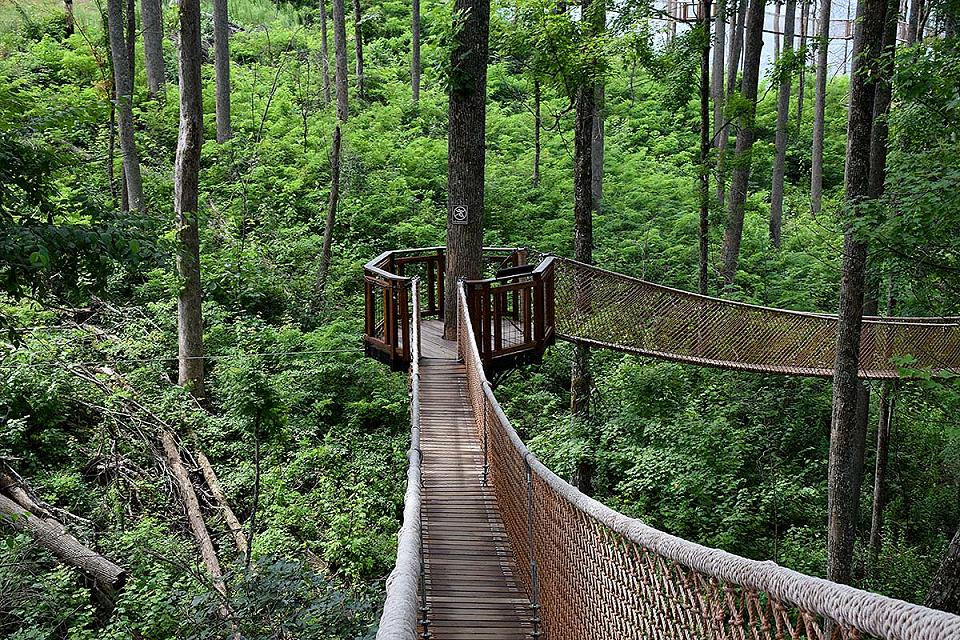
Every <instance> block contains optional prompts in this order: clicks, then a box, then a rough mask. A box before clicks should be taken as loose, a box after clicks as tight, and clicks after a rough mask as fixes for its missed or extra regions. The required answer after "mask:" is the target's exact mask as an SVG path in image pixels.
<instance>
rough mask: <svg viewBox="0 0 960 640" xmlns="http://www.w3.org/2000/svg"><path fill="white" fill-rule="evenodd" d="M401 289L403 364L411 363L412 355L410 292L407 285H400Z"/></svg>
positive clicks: (398, 309)
mask: <svg viewBox="0 0 960 640" xmlns="http://www.w3.org/2000/svg"><path fill="white" fill-rule="evenodd" d="M399 288H400V291H399V292H398V293H399V295H398V298H399V304H398V305H397V307H398V308H397V313H398V314H399V316H400V336H401V337H400V339H401V340H402V346H401V350H400V358H401V360H402V361H403V362H406V363H409V362H410V353H411V351H410V308H409V292H408V291H407V286H406V284H402V285H400V287H399Z"/></svg>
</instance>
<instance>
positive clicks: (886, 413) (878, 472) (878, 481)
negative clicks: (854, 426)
mask: <svg viewBox="0 0 960 640" xmlns="http://www.w3.org/2000/svg"><path fill="white" fill-rule="evenodd" d="M893 406H894V404H893V396H892V393H891V384H890V383H889V382H884V383H883V386H882V387H881V390H880V419H879V420H878V421H877V451H876V461H875V464H874V473H873V506H872V508H871V512H870V567H871V573H872V570H873V568H874V567H876V565H877V558H878V557H879V556H880V547H881V546H883V511H884V509H885V508H886V505H887V466H888V464H889V461H890V426H891V424H892V421H893Z"/></svg>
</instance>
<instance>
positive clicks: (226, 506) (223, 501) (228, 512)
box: [197, 451, 247, 556]
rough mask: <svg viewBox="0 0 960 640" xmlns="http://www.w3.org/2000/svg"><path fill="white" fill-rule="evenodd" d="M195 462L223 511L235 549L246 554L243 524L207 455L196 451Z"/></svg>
mask: <svg viewBox="0 0 960 640" xmlns="http://www.w3.org/2000/svg"><path fill="white" fill-rule="evenodd" d="M197 464H198V465H200V471H201V472H203V479H204V480H206V481H207V486H208V487H210V493H212V494H213V499H214V500H215V501H216V502H217V506H218V507H219V508H220V511H221V513H223V521H224V522H225V523H226V524H227V529H228V530H229V531H230V536H231V537H232V538H233V543H234V545H236V547H237V551H239V552H240V554H241V555H244V556H246V554H247V537H246V536H245V535H244V533H243V525H241V524H240V521H239V520H238V519H237V516H236V514H235V513H234V512H233V509H232V508H231V507H230V502H229V501H228V500H227V496H226V494H225V493H224V492H223V487H221V486H220V480H219V479H218V478H217V474H216V473H215V472H214V470H213V466H212V465H211V464H210V460H208V459H207V456H205V455H204V454H203V452H202V451H198V452H197Z"/></svg>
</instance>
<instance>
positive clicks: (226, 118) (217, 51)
mask: <svg viewBox="0 0 960 640" xmlns="http://www.w3.org/2000/svg"><path fill="white" fill-rule="evenodd" d="M213 47H214V54H213V60H214V69H215V72H216V77H217V142H218V143H222V142H226V141H227V140H229V139H230V138H232V137H233V126H232V124H231V122H230V21H229V19H228V17H227V0H213Z"/></svg>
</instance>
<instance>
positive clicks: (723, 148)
mask: <svg viewBox="0 0 960 640" xmlns="http://www.w3.org/2000/svg"><path fill="white" fill-rule="evenodd" d="M747 2H748V0H737V13H736V17H735V18H734V20H732V21H731V22H730V37H729V38H728V40H729V44H730V54H729V55H728V56H727V89H726V99H727V100H729V98H730V97H731V96H732V95H733V92H734V91H736V88H737V72H738V71H739V69H740V53H741V51H742V49H743V28H744V21H745V20H746V13H747ZM729 144H730V135H729V131H727V130H724V131H723V132H722V134H721V135H720V136H719V141H718V151H719V153H718V158H717V200H719V201H720V205H721V206H723V203H724V200H725V199H726V194H725V191H726V180H727V172H726V163H727V147H728V146H729Z"/></svg>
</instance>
